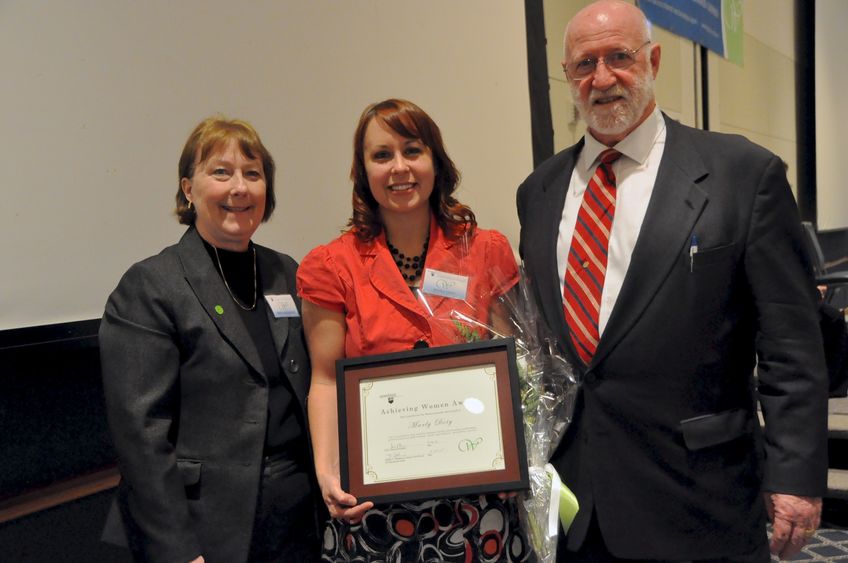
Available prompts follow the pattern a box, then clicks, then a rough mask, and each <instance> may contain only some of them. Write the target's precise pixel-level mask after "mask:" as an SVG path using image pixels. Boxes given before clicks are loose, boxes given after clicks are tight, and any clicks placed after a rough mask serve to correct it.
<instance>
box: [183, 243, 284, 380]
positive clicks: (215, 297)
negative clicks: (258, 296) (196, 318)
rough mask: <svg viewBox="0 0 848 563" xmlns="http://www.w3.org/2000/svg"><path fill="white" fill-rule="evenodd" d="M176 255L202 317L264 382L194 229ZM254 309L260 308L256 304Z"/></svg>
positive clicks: (249, 340) (259, 364)
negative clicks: (204, 316) (178, 257)
mask: <svg viewBox="0 0 848 563" xmlns="http://www.w3.org/2000/svg"><path fill="white" fill-rule="evenodd" d="M178 252H179V256H180V262H181V263H182V266H183V271H184V274H185V278H186V281H188V284H189V285H190V286H191V289H192V291H194V294H195V295H196V296H197V299H198V301H200V304H201V305H202V306H203V309H204V310H205V311H206V314H207V315H209V317H210V318H211V319H212V322H214V323H215V326H217V327H218V330H219V331H220V332H221V335H222V336H223V337H224V339H225V340H227V341H228V342H229V343H230V344H231V345H232V346H233V348H235V350H236V351H237V352H238V353H239V355H240V356H241V357H242V358H243V359H244V360H245V361H246V362H247V363H248V364H250V366H251V367H252V368H253V369H254V370H256V371H257V372H258V373H260V374H262V376H263V377H266V378H267V374H265V373H264V371H263V369H262V362H261V361H260V360H259V352H258V350H257V349H256V344H255V343H254V342H253V339H252V338H250V335H249V333H248V331H247V327H245V326H244V322H242V318H241V315H240V314H239V312H238V305H236V304H235V302H234V301H233V299H232V297H231V296H230V294H229V293H228V292H227V288H226V287H224V284H223V282H222V281H221V275H220V274H219V273H218V270H217V269H216V267H215V264H214V263H213V261H212V260H210V259H209V254H208V253H207V252H206V247H204V246H203V241H202V240H201V238H200V235H199V234H197V231H196V230H195V229H194V228H191V229H189V230H188V231H187V232H186V234H185V235H183V238H182V239H180V243H179V246H178ZM257 254H258V253H257ZM257 259H258V256H257ZM257 306H261V304H259V303H257ZM219 311H220V312H219Z"/></svg>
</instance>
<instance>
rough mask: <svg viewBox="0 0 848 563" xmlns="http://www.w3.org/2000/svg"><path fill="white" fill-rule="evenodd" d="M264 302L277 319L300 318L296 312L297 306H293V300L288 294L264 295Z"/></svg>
mask: <svg viewBox="0 0 848 563" xmlns="http://www.w3.org/2000/svg"><path fill="white" fill-rule="evenodd" d="M265 301H267V302H268V306H269V307H271V312H273V313H274V317H275V318H277V319H279V318H281V317H299V316H300V313H298V312H297V305H295V304H294V299H293V298H292V296H291V295H289V294H288V293H284V294H281V295H266V296H265Z"/></svg>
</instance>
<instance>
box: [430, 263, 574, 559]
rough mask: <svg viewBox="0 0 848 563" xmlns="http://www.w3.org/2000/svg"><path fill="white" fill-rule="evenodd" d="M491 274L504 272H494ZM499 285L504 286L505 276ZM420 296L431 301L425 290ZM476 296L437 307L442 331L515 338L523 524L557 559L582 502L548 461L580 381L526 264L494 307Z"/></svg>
mask: <svg viewBox="0 0 848 563" xmlns="http://www.w3.org/2000/svg"><path fill="white" fill-rule="evenodd" d="M487 275H494V276H498V275H499V274H498V272H491V271H489V272H487ZM495 285H496V286H499V287H501V288H503V287H505V286H506V285H507V284H506V280H504V283H503V284H495ZM419 297H420V298H421V299H425V300H426V296H424V295H423V294H421V293H420V292H419ZM476 297H478V299H475V296H473V295H468V296H467V297H466V299H465V300H463V302H462V306H461V307H460V306H458V307H456V308H453V309H451V310H450V311H438V312H436V311H434V317H435V319H436V320H437V321H439V322H438V326H440V327H441V328H442V330H444V331H450V332H451V333H452V334H453V335H455V339H456V341H457V342H473V341H476V340H482V339H486V338H491V337H494V338H498V337H500V338H504V337H510V336H511V337H513V338H514V339H515V343H516V356H517V357H516V362H517V367H518V374H519V380H520V392H521V408H522V414H523V418H524V439H525V444H526V447H527V457H528V467H529V477H530V491H529V492H528V493H527V494H526V495H524V496H523V498H522V502H521V505H522V509H523V511H524V513H525V514H524V518H523V519H522V523H523V524H524V525H525V526H526V529H527V535H528V536H529V538H530V540H531V542H532V543H533V548H534V550H535V552H536V555H537V556H538V559H539V561H540V562H543V563H548V562H550V563H553V562H554V561H555V558H556V545H557V536H558V526H557V524H558V522H561V523H562V525H563V528H564V529H565V530H568V527H569V525H570V524H571V521H572V520H573V518H574V515H575V514H576V512H577V509H578V506H577V499H576V498H575V496H574V495H573V493H572V492H571V491H570V490H569V489H568V487H567V486H566V485H565V484H564V483H562V482H561V481H560V478H559V475H558V474H557V472H556V470H555V469H554V468H553V466H552V465H551V464H550V463H548V460H549V459H550V457H551V455H553V453H554V450H556V448H557V446H558V445H559V443H560V440H561V439H562V436H563V434H564V432H565V429H566V428H567V427H568V424H569V423H570V422H571V417H572V415H573V412H574V402H575V398H576V395H577V389H578V387H579V383H578V380H577V377H576V375H575V373H574V371H573V370H572V368H571V366H570V365H569V363H568V362H567V361H566V360H565V359H564V358H563V357H562V356H561V355H560V354H559V352H558V351H557V346H556V340H555V338H554V337H553V336H552V335H550V334H549V333H548V331H547V329H546V327H545V323H544V321H543V320H542V317H541V314H540V311H539V309H538V306H537V304H536V301H535V299H534V297H533V292H532V288H531V285H530V281H529V280H528V278H527V276H526V275H525V273H524V271H523V269H520V276H519V280H518V282H517V283H516V284H515V285H514V286H513V287H512V288H511V289H510V290H509V291H505V292H501V291H498V297H497V298H496V299H495V301H494V302H493V306H492V307H491V308H490V310H489V311H480V310H479V309H477V308H475V307H474V302H475V301H478V300H479V301H480V302H488V301H490V300H489V299H486V300H480V299H479V297H480V296H476ZM469 305H470V306H469ZM428 310H430V309H429V308H428Z"/></svg>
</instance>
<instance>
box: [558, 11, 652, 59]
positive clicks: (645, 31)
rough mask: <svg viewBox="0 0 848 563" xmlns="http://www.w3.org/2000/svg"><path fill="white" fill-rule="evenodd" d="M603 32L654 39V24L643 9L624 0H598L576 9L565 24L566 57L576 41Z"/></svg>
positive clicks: (644, 39) (590, 37)
mask: <svg viewBox="0 0 848 563" xmlns="http://www.w3.org/2000/svg"><path fill="white" fill-rule="evenodd" d="M603 34H612V35H627V36H628V37H637V40H638V42H639V44H640V45H641V44H642V43H644V42H646V41H650V40H651V26H650V24H649V23H648V19H647V18H646V17H645V14H643V13H642V10H640V9H639V8H637V7H636V6H634V5H633V4H630V3H629V2H625V1H624V0H598V1H597V2H593V3H591V4H589V5H588V6H586V7H585V8H583V9H582V10H580V11H579V12H577V13H576V14H575V15H574V17H573V18H571V21H569V22H568V25H567V26H566V27H565V36H564V37H563V47H564V53H565V60H569V53H570V52H572V51H573V45H574V44H575V42H576V43H580V42H582V41H585V40H587V39H592V38H593V37H595V36H598V35H603Z"/></svg>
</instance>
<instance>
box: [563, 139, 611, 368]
mask: <svg viewBox="0 0 848 563" xmlns="http://www.w3.org/2000/svg"><path fill="white" fill-rule="evenodd" d="M620 156H621V153H620V152H618V151H616V150H614V149H607V150H605V151H604V152H602V153H601V155H600V156H599V157H598V160H600V161H601V162H600V164H599V165H598V167H597V168H596V169H595V174H594V175H593V176H592V179H591V180H590V181H589V186H588V187H587V188H586V191H585V192H584V194H583V203H582V204H581V205H580V212H579V213H578V214H577V223H576V225H575V226H574V234H573V236H572V239H571V249H570V250H569V252H568V266H567V267H566V269H565V286H564V287H563V296H564V298H565V299H564V301H563V308H564V310H565V320H566V323H567V324H568V331H569V333H570V335H571V341H572V342H573V343H574V348H575V349H576V350H577V354H578V355H579V356H580V359H581V360H583V362H584V363H586V364H587V365H588V364H589V362H590V361H591V360H592V356H594V355H595V350H596V349H597V347H598V339H599V338H600V336H599V331H598V318H599V314H600V311H601V294H602V293H603V290H604V279H605V278H606V274H607V252H608V249H609V239H610V232H611V230H612V220H613V216H614V215H615V196H616V194H615V192H616V187H615V174H614V173H613V171H612V163H613V162H615V161H616V160H617V159H618V157H620Z"/></svg>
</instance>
